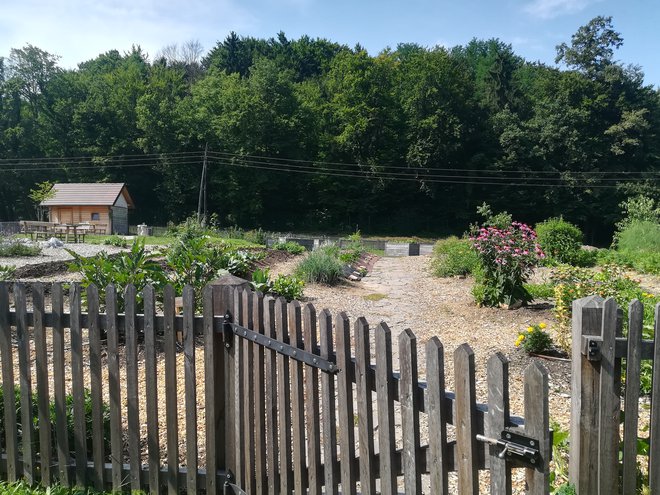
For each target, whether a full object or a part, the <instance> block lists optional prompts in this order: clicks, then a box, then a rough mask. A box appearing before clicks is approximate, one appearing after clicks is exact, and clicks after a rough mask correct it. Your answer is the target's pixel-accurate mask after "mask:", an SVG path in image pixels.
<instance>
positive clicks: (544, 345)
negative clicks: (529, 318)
mask: <svg viewBox="0 0 660 495" xmlns="http://www.w3.org/2000/svg"><path fill="white" fill-rule="evenodd" d="M545 328H546V324H545V323H538V324H535V325H530V326H528V327H527V329H526V330H525V331H523V332H520V333H518V338H517V339H516V342H515V345H516V347H522V348H523V349H524V350H525V352H526V353H527V354H530V353H531V354H541V353H543V352H545V351H547V350H548V349H550V347H552V337H550V335H549V334H548V332H546V331H545Z"/></svg>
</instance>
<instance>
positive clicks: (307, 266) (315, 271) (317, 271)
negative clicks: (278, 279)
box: [295, 246, 343, 285]
mask: <svg viewBox="0 0 660 495" xmlns="http://www.w3.org/2000/svg"><path fill="white" fill-rule="evenodd" d="M335 247H336V246H333V247H330V248H321V249H317V250H316V251H312V252H311V253H309V255H308V256H307V257H306V258H305V259H303V260H302V261H301V262H300V263H299V264H298V266H297V267H296V270H295V276H296V277H298V278H300V279H302V280H304V281H305V282H319V283H322V284H328V285H333V284H336V283H337V282H339V279H340V278H341V276H342V269H343V267H342V264H341V262H340V261H339V259H338V258H337V256H333V254H331V253H333V251H334V252H337V251H338V250H339V249H338V248H337V249H336V250H335V249H334V248H335Z"/></svg>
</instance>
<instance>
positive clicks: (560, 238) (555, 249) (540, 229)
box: [536, 217, 582, 265]
mask: <svg viewBox="0 0 660 495" xmlns="http://www.w3.org/2000/svg"><path fill="white" fill-rule="evenodd" d="M536 235H537V236H538V243H539V244H540V245H541V249H543V252H544V253H545V255H546V259H547V260H550V261H556V262H559V263H569V264H571V265H575V264H577V263H576V262H577V261H579V253H580V251H581V250H582V231H580V229H579V228H577V227H576V226H575V225H573V224H572V223H570V222H567V221H566V220H564V219H563V218H561V217H559V218H550V219H548V220H545V221H544V222H541V223H539V224H538V225H536Z"/></svg>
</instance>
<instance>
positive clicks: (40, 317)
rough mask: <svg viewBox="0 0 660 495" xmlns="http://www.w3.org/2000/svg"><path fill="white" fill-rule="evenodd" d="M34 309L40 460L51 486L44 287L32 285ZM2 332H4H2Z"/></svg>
mask: <svg viewBox="0 0 660 495" xmlns="http://www.w3.org/2000/svg"><path fill="white" fill-rule="evenodd" d="M32 304H33V307H34V348H35V349H34V350H35V357H36V367H37V408H38V410H39V460H40V464H41V484H42V485H44V486H49V485H50V484H51V480H52V474H51V466H50V464H51V450H52V438H51V422H50V391H49V387H48V347H47V346H48V344H47V342H46V332H45V329H44V309H45V308H44V286H43V284H41V283H35V284H33V285H32ZM0 331H2V330H0Z"/></svg>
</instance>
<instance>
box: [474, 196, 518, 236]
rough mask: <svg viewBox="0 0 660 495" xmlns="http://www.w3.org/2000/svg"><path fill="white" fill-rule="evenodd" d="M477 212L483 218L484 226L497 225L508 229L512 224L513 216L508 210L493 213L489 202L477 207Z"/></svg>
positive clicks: (498, 227) (501, 228) (502, 228)
mask: <svg viewBox="0 0 660 495" xmlns="http://www.w3.org/2000/svg"><path fill="white" fill-rule="evenodd" d="M477 213H478V214H479V215H480V216H481V217H482V218H483V222H482V224H481V226H482V227H495V228H497V229H500V230H506V229H508V228H509V227H510V226H511V223H512V222H513V218H512V217H511V214H509V213H507V212H506V211H502V212H500V213H493V210H492V209H491V207H490V205H489V204H488V203H485V202H484V203H483V204H482V205H481V206H478V207H477Z"/></svg>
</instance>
